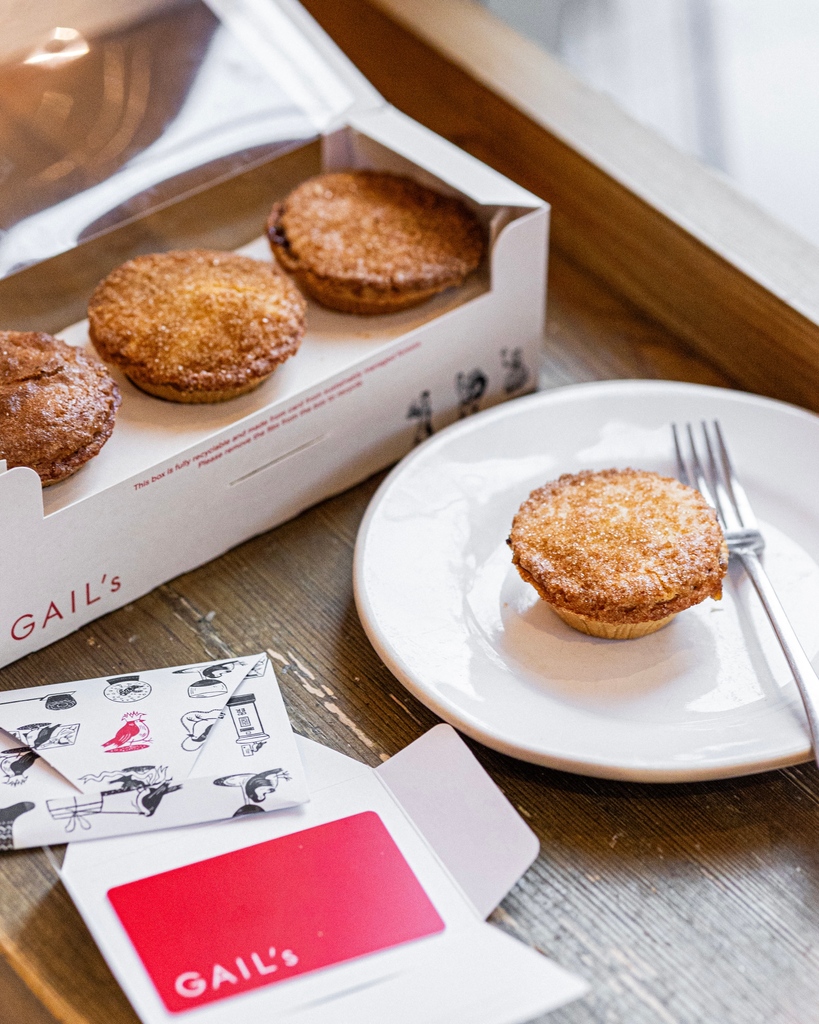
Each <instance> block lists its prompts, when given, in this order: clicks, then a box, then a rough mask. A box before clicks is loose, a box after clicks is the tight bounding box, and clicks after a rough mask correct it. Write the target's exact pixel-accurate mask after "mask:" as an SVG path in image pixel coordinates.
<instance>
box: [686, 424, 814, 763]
mask: <svg viewBox="0 0 819 1024" xmlns="http://www.w3.org/2000/svg"><path fill="white" fill-rule="evenodd" d="M701 428H702V437H703V444H704V447H705V453H706V460H707V468H706V466H705V465H704V464H703V460H702V459H701V458H700V454H699V451H698V449H697V445H696V442H695V440H694V432H693V431H692V429H691V424H690V423H687V424H686V435H687V440H688V459H687V460H686V458H685V456H684V455H683V445H682V444H681V443H680V436H679V432H678V430H677V425H676V424H675V423H672V425H671V431H672V433H673V435H674V449H675V452H676V455H677V468H678V475H679V478H680V480H682V482H683V483H684V484H688V485H689V486H690V487H696V488H697V490H698V491H699V492H700V494H702V496H703V498H705V500H706V501H707V502H708V504H709V505H710V506H711V507H712V508H713V509H714V510H715V511H716V513H717V516H718V518H719V521H720V525H721V526H722V529H723V532H724V533H725V540H726V542H727V544H728V551H729V552H730V554H731V555H732V556H733V557H736V558H738V559H739V560H740V562H742V565H743V567H744V569H745V571H746V572H747V573H748V576H749V577H750V578H751V582H752V583H753V585H754V587H756V592H757V594H758V595H759V599H760V600H761V601H762V604H763V607H764V608H765V611H766V612H767V613H768V618H769V619H770V620H771V625H772V626H773V629H774V632H775V633H776V637H777V639H778V640H779V643H780V645H781V647H782V651H783V653H784V655H785V658H786V659H787V661H788V665H789V666H790V669H791V672H793V678H794V679H795V680H796V685H797V686H798V687H799V693H800V694H801V696H802V703H803V704H804V705H805V712H806V714H807V716H808V726H809V728H810V734H811V740H812V743H813V754H814V758H816V761H817V764H819V676H817V675H816V672H814V670H813V666H812V665H811V663H810V661H809V660H808V656H807V655H806V654H805V652H804V650H803V649H802V645H801V644H800V643H799V640H798V639H797V636H796V633H795V632H794V630H793V626H792V625H791V624H790V622H789V621H788V617H787V615H786V614H785V609H784V608H783V607H782V604H781V602H780V600H779V598H778V597H777V595H776V591H775V590H774V588H773V585H772V584H771V581H770V580H769V579H768V574H767V573H766V572H765V570H764V569H763V567H762V562H761V561H760V559H759V555H760V552H761V551H762V550H763V548H764V547H765V539H764V538H763V536H762V534H761V533H760V531H759V526H758V524H757V521H756V516H755V515H754V513H753V509H752V508H751V503H750V502H749V501H748V496H747V494H746V493H745V490H744V488H743V487H742V484H740V482H739V480H738V478H737V475H736V472H735V471H734V467H733V466H732V464H731V459H730V458H729V456H728V449H727V447H726V445H725V439H724V438H723V436H722V431H721V430H720V426H719V422H718V421H717V420H714V421H713V425H712V426H711V427H710V428H709V425H708V424H707V423H705V422H704V421H703V422H702V423H701Z"/></svg>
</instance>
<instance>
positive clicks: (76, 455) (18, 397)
mask: <svg viewBox="0 0 819 1024" xmlns="http://www.w3.org/2000/svg"><path fill="white" fill-rule="evenodd" d="M119 404H120V393H119V388H118V387H117V385H116V384H115V383H114V380H113V378H112V377H111V375H110V374H109V373H108V371H107V370H106V368H105V367H104V366H103V365H102V364H101V363H98V362H97V361H96V360H94V359H89V357H88V356H87V355H86V354H85V353H84V352H82V351H81V350H80V349H77V348H74V347H73V346H71V345H67V344H66V343H65V342H64V341H60V340H59V339H58V338H53V337H52V336H51V335H50V334H36V333H34V332H26V331H0V459H5V460H6V464H7V465H8V468H9V469H12V468H13V467H15V466H30V467H31V469H33V470H35V471H36V472H37V473H38V474H39V476H40V479H41V480H42V482H43V486H45V487H47V486H48V485H49V484H56V483H57V482H58V481H60V480H64V479H65V478H66V477H68V476H71V474H72V473H75V472H76V471H77V470H78V469H79V468H80V467H81V466H83V465H84V464H85V463H86V462H88V461H89V459H93V457H94V456H95V455H97V454H98V453H99V452H100V450H101V449H102V446H103V445H104V444H105V442H106V441H107V440H108V438H109V437H110V436H111V433H112V432H113V429H114V421H115V419H116V414H117V409H118V408H119Z"/></svg>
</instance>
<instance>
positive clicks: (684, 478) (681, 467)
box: [671, 423, 693, 487]
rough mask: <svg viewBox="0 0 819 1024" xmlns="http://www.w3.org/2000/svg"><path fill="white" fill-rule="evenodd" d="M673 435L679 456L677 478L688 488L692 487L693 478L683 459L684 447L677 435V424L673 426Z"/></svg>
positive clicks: (675, 448) (675, 449) (675, 450)
mask: <svg viewBox="0 0 819 1024" xmlns="http://www.w3.org/2000/svg"><path fill="white" fill-rule="evenodd" d="M671 433H672V435H673V436H674V452H675V454H676V456H677V476H678V478H679V479H680V481H681V482H682V483H684V484H685V485H686V486H687V487H692V486H693V484H692V483H691V477H690V476H689V474H688V466H687V465H686V464H685V459H684V458H683V453H682V447H681V446H680V436H679V434H678V433H677V424H676V423H672V424H671Z"/></svg>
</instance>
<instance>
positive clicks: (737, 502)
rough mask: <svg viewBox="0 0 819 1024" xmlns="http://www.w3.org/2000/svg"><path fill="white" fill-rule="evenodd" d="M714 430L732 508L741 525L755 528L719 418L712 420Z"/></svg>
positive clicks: (746, 496) (748, 503) (755, 524)
mask: <svg viewBox="0 0 819 1024" xmlns="http://www.w3.org/2000/svg"><path fill="white" fill-rule="evenodd" d="M714 430H715V432H716V435H717V446H718V448H719V453H720V458H721V460H722V465H723V470H724V474H725V479H726V480H727V481H728V488H729V490H730V492H731V497H732V499H733V504H734V508H735V509H736V511H737V515H738V517H739V519H740V522H741V523H742V525H743V526H744V527H746V528H747V529H751V530H755V529H757V521H756V516H755V515H754V511H753V509H752V508H751V503H750V501H749V500H748V495H747V494H746V493H745V488H744V487H743V486H742V484H741V483H740V482H739V477H738V476H737V475H736V472H735V470H734V466H733V463H732V462H731V458H730V456H729V455H728V446H727V445H726V444H725V438H724V437H723V436H722V428H721V427H720V425H719V420H714Z"/></svg>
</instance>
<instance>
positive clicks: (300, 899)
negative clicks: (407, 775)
mask: <svg viewBox="0 0 819 1024" xmlns="http://www.w3.org/2000/svg"><path fill="white" fill-rule="evenodd" d="M108 899H109V900H110V901H111V904H112V905H113V907H114V910H115V911H116V913H117V915H118V917H119V919H120V921H121V922H122V924H123V927H124V928H125V930H126V932H127V933H128V935H129V937H130V939H131V942H133V944H134V946H135V948H136V951H137V953H138V954H139V956H140V958H141V960H142V963H143V964H144V965H145V969H146V970H147V972H148V974H149V975H150V977H151V980H152V981H153V983H154V985H155V986H156V989H157V992H158V993H159V995H160V998H161V999H162V1001H163V1003H164V1004H165V1006H166V1007H167V1008H168V1009H169V1010H170V1011H171V1012H172V1013H178V1012H179V1011H181V1010H190V1009H192V1008H193V1007H196V1006H202V1005H204V1004H205V1003H212V1002H215V1001H216V1000H218V999H227V998H229V997H230V996H232V995H236V994H238V993H241V992H248V991H250V990H251V989H255V988H260V987H261V986H262V985H271V984H275V983H276V982H279V981H286V980H287V979H288V978H294V977H296V976H297V975H299V974H305V973H306V972H308V971H316V970H318V969H319V968H322V967H331V966H332V965H333V964H339V963H343V962H344V961H345V960H352V959H354V958H355V957H360V956H365V955H366V954H367V953H375V952H377V951H378V950H381V949H389V948H390V947H392V946H398V945H400V944H401V943H403V942H410V941H411V940H413V939H420V938H422V937H423V936H425V935H434V934H435V933H436V932H441V931H443V930H444V922H443V921H442V920H441V918H440V917H439V915H438V913H437V911H436V910H435V908H434V907H433V905H432V903H431V902H430V900H429V897H428V896H427V894H426V893H425V892H424V890H423V889H422V888H421V885H420V883H419V882H418V879H417V878H416V877H415V875H414V874H413V873H412V870H411V869H410V866H409V864H407V862H406V861H405V860H404V858H403V856H402V854H401V851H400V850H399V849H398V847H397V846H396V845H395V843H394V841H393V839H392V837H391V836H390V834H389V832H388V831H387V829H386V828H385V827H384V824H383V822H382V821H381V819H380V818H379V816H378V815H377V814H376V813H375V812H373V811H366V812H364V813H363V814H355V815H353V816H352V817H349V818H342V819H340V820H339V821H331V822H328V823H327V824H326V825H318V826H316V827H315V828H309V829H305V831H303V832H295V833H293V834H292V835H289V836H282V837H281V838H280V839H272V840H270V842H267V843H260V844H259V845H258V846H250V847H247V848H246V849H243V850H236V851H234V852H233V853H226V854H223V855H222V856H221V857H212V858H211V859H209V860H203V861H200V862H199V863H197V864H188V865H186V866H185V867H182V868H176V869H175V870H173V871H166V872H164V873H163V874H161V875H154V876H153V877H151V878H143V879H140V880H139V881H137V882H129V883H128V884H127V885H120V886H117V887H116V888H114V889H110V890H109V892H108Z"/></svg>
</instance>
